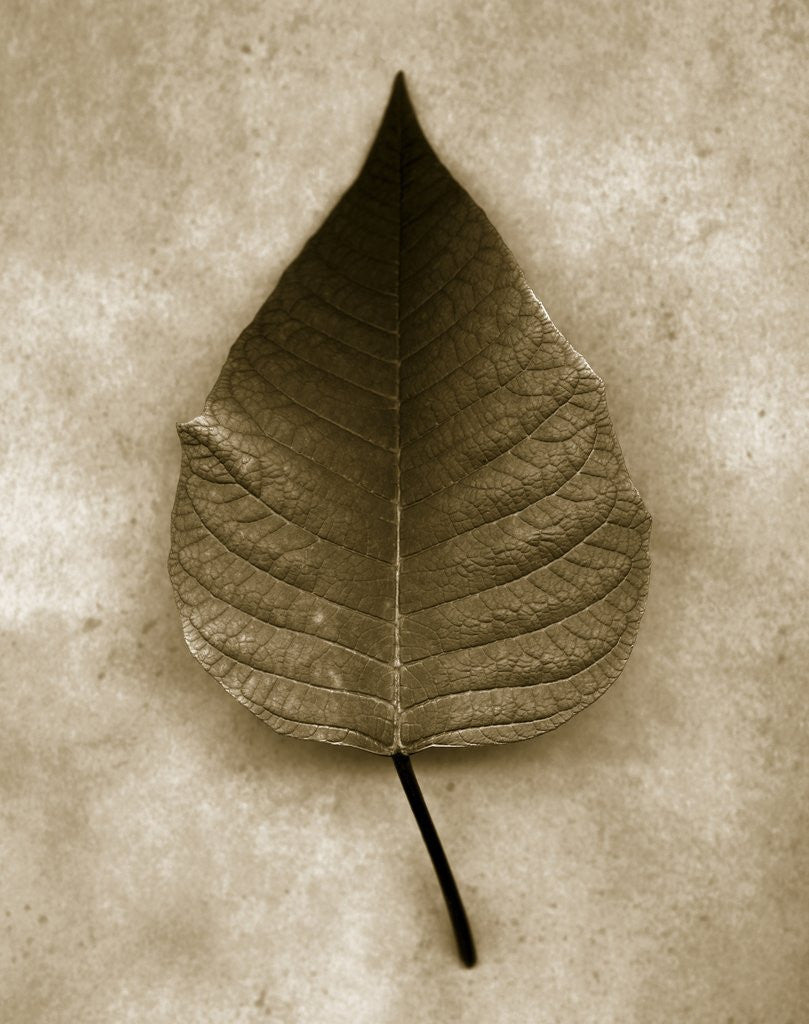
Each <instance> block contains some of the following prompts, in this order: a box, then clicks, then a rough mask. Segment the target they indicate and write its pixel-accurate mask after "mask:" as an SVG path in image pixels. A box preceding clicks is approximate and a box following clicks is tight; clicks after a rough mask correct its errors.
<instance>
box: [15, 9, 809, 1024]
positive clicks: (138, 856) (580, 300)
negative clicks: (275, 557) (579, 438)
mask: <svg viewBox="0 0 809 1024" xmlns="http://www.w3.org/2000/svg"><path fill="white" fill-rule="evenodd" d="M3 7H4V12H3V13H4V19H3V20H4V33H3V34H4V40H3V43H2V46H3V47H4V56H3V59H2V81H1V82H0V97H2V99H0V110H1V112H2V138H1V139H0V188H2V193H3V203H2V214H3V275H2V286H1V288H2V291H1V292H0V309H2V335H3V341H2V345H3V348H2V356H3V372H2V380H1V381H0V386H1V387H2V390H3V401H2V413H3V416H2V432H1V433H0V438H1V439H2V454H3V457H2V492H1V493H2V573H3V581H4V585H3V614H2V624H3V627H4V633H3V638H2V649H1V653H2V658H1V659H0V665H1V666H2V688H3V689H2V715H3V726H2V744H0V782H1V783H2V804H1V805H0V806H1V807H2V830H1V831H0V890H1V892H2V896H1V898H0V923H2V934H3V942H2V948H1V950H0V952H1V954H2V961H1V962H0V977H1V978H2V982H0V999H1V1000H2V1009H1V1010H0V1019H2V1020H3V1021H4V1022H5V1021H8V1022H9V1024H18V1022H20V1024H28V1022H40V1021H41V1022H58V1024H62V1022H65V1024H68V1022H69V1024H74V1022H78V1024H118V1022H135V1024H164V1022H165V1024H176V1022H181V1024H185V1022H190V1024H196V1022H202V1024H208V1022H211V1024H213V1022H217V1024H234V1022H244V1024H247V1022H259V1021H265V1020H272V1021H279V1022H290V1024H294V1022H305V1024H332V1022H334V1024H349V1022H350V1024H355V1022H358V1024H366V1022H367V1024H404V1022H411V1021H413V1022H417V1024H420V1022H423V1021H424V1022H426V1021H438V1022H442V1024H443V1022H456V1021H458V1022H460V1021H463V1022H464V1024H466V1022H472V1024H475V1022H485V1024H488V1022H500V1021H503V1022H520V1024H522V1022H530V1024H535V1022H536V1024H551V1022H554V1024H590V1022H592V1024H681V1022H685V1024H702V1022H705V1024H754V1022H755V1024H803V1022H805V1021H807V1019H809V1017H807V1014H809V1010H807V1005H809V982H808V980H807V979H809V893H808V892H807V876H808V874H809V871H808V869H809V860H808V857H807V840H809V822H808V821H807V816H808V815H809V799H808V798H809V785H808V784H807V770H806V760H807V747H808V746H809V744H808V734H809V727H808V726H807V713H806V686H805V681H806V680H805V676H806V665H807V640H808V639H809V636H808V635H807V614H806V612H807V598H808V597H809V593H808V592H807V590H808V588H807V568H809V551H808V550H807V528H809V521H808V520H809V517H808V516H807V511H806V501H807V493H806V491H807V488H806V472H807V453H808V452H809V429H807V406H808V405H809V388H808V387H807V380H808V379H809V345H807V313H809V309H808V308H807V307H808V306H809V301H808V300H807V290H808V289H807V276H808V275H807V222H808V221H809V214H808V211H809V172H808V171H807V167H809V161H808V160H807V155H808V154H807V145H806V136H805V132H806V128H807V114H808V113H809V110H808V109H807V108H808V107H809V45H808V43H807V34H808V33H809V8H808V7H807V5H806V3H804V2H789V0H786V2H784V0H778V2H773V3H766V2H753V0H727V2H705V0H680V2H675V3H673V4H672V3H663V2H662V0H659V2H656V3H629V2H627V3H606V2H601V0H598V2H597V0H590V2H586V3H581V2H578V3H576V2H574V3H550V2H535V3H531V2H528V0H523V2H513V3H502V2H500V3H498V2H490V3H471V2H458V0H455V2H448V3H424V2H421V0H395V2H388V3H383V2H382V0H374V2H369V0H354V2H353V3H350V4H348V5H345V4H338V3H336V2H328V3H323V2H320V3H319V2H316V0H315V2H313V0H307V2H306V3H303V2H295V3H281V2H264V3H259V2H249V0H229V2H226V3H201V2H200V3H193V2H190V0H186V2H179V3H171V4H161V3H156V2H154V3H147V2H143V3H140V2H134V0H133V2H118V3H112V2H106V3H102V2H100V0H95V2H73V3H56V2H55V0H52V2H31V3H15V2H7V3H5V4H4V5H3ZM399 68H403V69H404V70H405V71H406V73H407V75H408V81H409V83H410V89H411V93H412V96H413V99H414V102H415V104H416V107H417V109H418V111H419V114H420V116H421V119H422V122H423V124H424V126H425V129H426V130H427V132H428V134H429V136H430V138H431V139H432V141H433V143H434V145H435V148H436V150H437V151H438V153H439V154H440V155H441V156H442V157H443V158H444V160H445V162H446V163H447V165H448V166H449V167H450V169H451V170H452V171H453V172H454V173H455V174H456V175H457V177H458V178H459V179H460V180H461V182H462V183H463V184H464V185H465V186H466V187H467V188H468V189H469V190H470V191H471V192H472V194H473V195H474V196H475V198H476V199H477V200H478V201H479V202H480V203H481V204H482V205H483V207H484V208H485V209H486V210H487V212H488V213H489V215H490V217H491V219H492V220H493V221H494V223H495V225H496V226H497V227H498V228H499V229H500V231H501V233H502V234H503V236H504V237H505V239H506V241H507V242H508V243H509V244H510V245H511V246H512V248H513V250H514V252H515V253H516V255H517V258H518V259H519V261H520V262H521V263H522V265H523V267H524V268H525V271H526V274H527V277H528V280H529V282H530V283H531V284H532V285H533V287H534V288H535V290H536V291H537V293H538V294H539V295H540V297H541V298H542V299H543V301H544V303H545V305H546V307H547V309H548V311H549V312H550V314H551V316H552V317H553V318H554V320H555V322H556V323H557V325H558V326H559V327H560V329H561V330H562V331H563V332H564V333H565V334H566V335H567V337H568V338H569V339H570V341H571V342H572V343H573V344H574V346H575V347H577V348H578V349H579V350H580V351H581V352H582V353H583V354H584V355H585V357H586V358H587V359H588V360H589V362H590V363H591V364H592V366H593V367H594V368H595V370H596V371H597V372H598V373H599V374H600V375H601V376H602V377H603V378H604V379H605V381H606V384H607V396H608V400H609V404H610V409H611V411H612V415H613V419H614V421H615V425H616V430H617V432H618V436H619V438H620V439H621V442H622V445H623V449H624V453H625V456H626V460H627V463H628V465H629V468H630V471H631V473H632V475H633V478H634V480H635V482H636V484H637V486H638V487H639V489H640V491H641V492H642V494H643V495H644V497H645V499H646V501H647V504H648V506H649V508H650V509H651V512H652V515H653V516H654V529H653V540H652V544H653V547H652V555H653V571H652V587H651V593H650V599H649V604H648V608H647V611H646V616H645V619H644V622H643V624H642V627H641V631H640V638H639V641H638V645H637V648H636V650H635V653H634V654H633V656H632V658H631V660H630V663H629V666H628V668H627V670H626V671H625V673H624V675H623V676H622V678H621V680H620V681H619V682H618V683H617V684H616V685H615V686H614V687H613V689H612V690H611V691H610V692H609V694H608V695H606V696H605V697H604V698H603V699H602V700H600V701H599V702H598V703H597V704H596V705H595V706H594V707H593V708H591V709H589V710H587V711H585V712H584V713H583V714H581V715H580V716H578V718H576V719H574V720H573V721H572V722H570V723H569V724H567V725H565V726H564V727H563V728H561V729H560V730H559V731H558V732H556V733H552V734H550V735H549V736H547V737H545V738H542V739H539V740H535V741H533V742H529V743H525V744H515V745H511V746H507V747H504V748H499V749H494V748H491V749H473V750H469V751H454V750H449V751H431V752H428V753H425V754H420V755H418V757H417V759H416V767H417V769H418V770H419V772H420V775H421V780H422V785H423V788H424V790H425V793H426V795H427V797H428V799H429V802H430V804H431V807H432V810H433V814H434V817H435V819H436V821H437V823H438V825H439V827H440V830H441V832H442V835H443V837H444V840H445V844H446V847H447V849H448V851H449V853H450V856H451V859H452V862H453V864H454V867H455V869H456V873H457V875H458V877H459V879H460V880H461V882H462V887H463V891H464V893H465V895H466V899H467V904H468V908H469V912H470V915H471V917H472V920H473V923H474V927H475V931H476V934H477V938H478V944H479V951H480V964H479V966H478V967H477V968H475V969H474V970H473V971H465V970H463V969H462V968H461V967H459V966H458V964H457V962H456V959H455V955H454V952H453V945H452V939H451V935H450V932H449V928H448V924H447V920H446V915H445V912H444V908H443V906H442V904H441V900H440V896H439V893H438V890H437V887H436V883H435V880H434V878H433V875H432V872H431V869H430V867H429V863H428V861H427V858H426V854H425V851H424V849H423V848H422V846H421V840H420V838H419V835H418V832H417V831H416V828H415V825H414V823H413V821H412V820H411V818H410V813H409V811H408V809H407V806H406V804H405V802H404V799H403V797H402V796H401V794H400V792H399V790H398V784H397V782H396V778H395V774H394V772H393V769H392V767H391V766H390V764H389V763H388V762H387V761H386V760H383V759H381V758H376V757H374V756H372V755H365V754H362V753H359V752H355V751H352V750H349V749H339V748H332V747H328V746H325V745H320V744H315V743H302V742H299V741H294V740H289V739H283V738H281V737H279V736H276V735H275V734H274V733H272V732H271V731H270V730H269V729H267V728H266V727H265V726H264V725H262V724H261V723H260V722H259V721H258V720H257V719H255V718H253V717H252V716H251V715H250V714H249V712H247V711H246V710H245V709H244V708H242V707H240V706H239V705H238V704H237V703H236V702H235V701H234V700H232V699H231V698H230V697H228V696H227V694H226V693H225V692H224V691H223V690H221V689H220V688H219V687H218V686H217V685H216V684H215V683H214V682H213V681H212V680H211V679H210V678H209V677H208V676H206V675H205V673H204V672H203V671H202V669H201V668H199V666H198V665H197V664H196V663H195V662H194V660H193V659H192V658H191V657H190V655H189V654H188V653H187V652H186V650H185V647H184V644H183V641H182V638H181V634H180V629H179V624H178V618H177V615H176V613H175V610H174V604H173V600H172V594H171V590H170V587H169V582H168V578H167V575H166V571H165V560H166V554H167V549H168V525H169V513H170V508H171V503H172V499H173V491H174V486H175V482H176V477H177V471H178V466H179V444H178V440H177V438H176V436H175V433H174V423H175V421H177V420H181V419H186V418H190V417H192V416H194V415H195V414H196V413H197V412H199V411H200V409H201V406H202V402H203V399H204V397H205V395H206V393H207V391H208V389H209V387H210V386H211V384H212V383H213V381H214V379H215V377H216V374H217V372H218V370H219V367H220V366H221V364H222V362H223V359H224V356H225V354H226V351H227V349H228V347H229V345H230V343H231V342H232V341H233V340H234V338H235V336H236V334H237V333H238V332H239V330H240V329H241V328H242V327H243V326H244V325H245V324H246V323H247V322H248V321H249V319H250V318H251V317H252V315H253V313H254V311H255V310H256V308H257V307H258V305H259V304H260V302H261V301H262V299H263V297H264V296H265V294H266V293H267V292H268V291H269V290H270V288H271V287H272V285H273V284H274V282H275V281H276V280H277V278H278V276H279V274H280V272H281V271H282V269H283V267H284V266H285V265H286V264H287V262H288V261H289V260H290V259H291V258H292V256H293V255H294V254H295V253H296V252H297V251H298V249H299V248H300V246H301V244H302V242H303V241H304V239H305V238H306V237H307V236H308V235H309V234H310V233H311V232H312V231H313V230H314V229H315V228H316V227H317V225H318V224H319V222H320V221H321V220H322V218H323V217H324V215H325V213H326V212H327V211H328V210H329V208H330V207H331V205H332V204H333V203H334V201H335V200H336V199H337V197H338V196H339V195H340V193H341V192H342V190H343V189H344V188H345V187H346V186H347V184H348V183H349V182H350V181H351V179H352V177H353V176H354V174H355V173H356V171H357V170H358V167H359V165H360V162H361V160H362V158H363V156H364V153H365V151H366V148H367V146H368V144H369V141H370V139H371V136H372V134H373V132H374V130H375V127H376V124H377V121H378V119H379V117H380V115H381V112H382V108H383V106H384V104H385V101H386V98H387V95H388V90H389V88H390V84H391V80H392V77H393V75H394V73H395V71H396V70H398V69H399Z"/></svg>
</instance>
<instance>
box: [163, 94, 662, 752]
mask: <svg viewBox="0 0 809 1024" xmlns="http://www.w3.org/2000/svg"><path fill="white" fill-rule="evenodd" d="M178 430H179V434H180V438H181V440H182V449H183V461H182V473H181V477H180V482H179V487H178V490H177V499H176V504H175V507H174V513H173V520H172V525H173V529H172V550H171V556H170V562H169V565H170V572H171V578H172V582H173V584H174V589H175V592H176V597H177V602H178V605H179V608H180V613H181V617H182V621H183V628H184V632H185V637H186V641H187V643H188V646H189V648H190V650H191V652H192V653H193V654H194V656H195V657H196V658H197V659H198V660H199V661H200V663H201V664H202V665H203V667H204V668H205V669H207V671H208V672H210V673H211V675H213V676H214V677H215V678H217V679H218V680H219V681H220V682H221V683H222V685H223V686H225V687H226V688H227V690H228V691H229V692H230V693H232V694H233V696H235V697H236V698H237V699H238V700H240V701H241V702H242V703H243V704H245V705H246V706H247V707H248V708H250V710H251V711H253V712H254V713H255V714H256V715H258V716H259V717H260V718H262V719H263V720H264V721H266V722H267V723H268V724H269V725H271V726H272V727H273V728H274V729H276V730H278V731H279V732H283V733H288V734H290V735H292V736H297V737H300V738H303V739H317V740H326V741H328V742H332V743H345V744H350V745H353V746H357V747H361V748H363V749H365V750H369V751H373V752H375V753H379V754H391V753H393V752H396V751H400V752H404V753H412V752H414V751H416V750H420V749H422V748H424V747H427V746H430V745H461V744H481V743H502V742H506V741H511V740H522V739H527V738H528V737H531V736H535V735H537V734H538V733H542V732H546V731H548V730H549V729H553V728H555V727H556V726H558V725H560V724H561V723H562V722H564V721H566V720H567V719H568V718H570V717H571V716H572V715H573V714H575V713H576V712H577V711H580V710H581V709H582V708H584V707H586V706H587V705H588V704H590V703H591V702H592V701H594V700H595V699H596V698H597V697H598V696H599V695H600V694H602V693H603V692H604V691H605V690H606V689H607V687H608V686H609V685H610V684H611V683H612V682H613V680H614V679H615V678H616V677H617V676H618V674H619V673H620V671H621V669H622V668H623V666H624V663H625V662H626V659H627V657H628V656H629V652H630V649H631V647H632V644H633V642H634V639H635V634H636V631H637V628H638V621H639V619H640V615H641V612H642V607H643V604H644V600H645V595H646V589H647V584H648V572H649V562H648V551H647V549H648V534H649V516H648V514H647V512H646V510H645V508H644V506H643V504H642V502H641V500H640V497H639V496H638V493H637V491H636V490H635V489H634V487H633V486H632V483H631V481H630V480H629V477H628V475H627V472H626V468H625V466H624V462H623V459H622V457H621V452H620V449H619V447H618V443H617V441H616V439H615V436H614V434H613V431H612V426H611V424H610V420H609V416H608V413H607V408H606V405H605V401H604V388H603V385H602V382H601V381H600V380H599V378H598V377H597V376H596V375H595V374H594V373H593V371H592V370H591V369H590V367H589V366H588V365H587V363H586V362H585V361H584V359H583V358H582V357H581V356H579V355H578V354H577V353H576V352H574V351H573V349H572V348H571V347H570V346H569V345H568V343H567V342H566V341H565V339H564V338H563V337H562V335H561V334H560V333H559V332H558V331H557V330H556V328H555V327H554V325H553V324H552V323H551V321H550V319H549V318H548V316H547V314H546V312H545V310H544V309H543V307H542V305H541V304H540V303H539V302H538V301H537V299H536V297H535V296H534V294H533V292H532V291H531V289H530V288H529V287H528V286H527V284H526V283H525V280H524V277H523V274H522V272H521V270H520V268H519V267H518V266H517V264H516V262H515V260H514V257H513V256H512V254H511V253H510V252H509V250H508V249H507V247H506V246H505V244H504V243H503V241H502V240H501V238H500V236H499V235H498V234H497V232H496V231H495V230H494V228H493V227H492V225H491V224H490V223H489V221H488V219H487V218H486V216H485V214H484V213H483V212H482V211H481V209H480V208H479V207H478V206H477V205H476V204H475V203H474V202H473V201H472V199H471V198H470V197H469V196H468V195H467V193H466V192H465V191H464V190H463V189H462V188H461V187H460V186H459V185H458V183H457V182H456V181H455V180H454V179H453V178H452V177H451V175H450V174H449V172H448V171H447V170H446V168H445V167H444V166H443V165H442V164H441V163H440V161H439V160H438V158H437V157H436V156H435V154H434V153H433V151H432V149H431V148H430V145H429V143H428V142H427V140H426V139H425V137H424V135H423V133H422V131H421V129H420V127H419V125H418V123H417V121H416V117H415V114H414V112H413V109H412V106H411V104H410V101H409V99H408V96H407V93H406V90H405V87H404V83H403V79H402V78H401V76H399V77H398V78H397V81H396V83H395V85H394V90H393V94H392V96H391V100H390V103H389V105H388V108H387V111H386V113H385V115H384V119H383V121H382V125H381V127H380V129H379V133H378V135H377V137H376V140H375V141H374V144H373V147H372V149H371V152H370V154H369V156H368V158H367V161H366V163H365V165H364V167H363V169H362V171H361V173H360V175H359V177H358V178H357V180H356V181H355V182H354V184H353V185H352V186H351V187H350V188H349V190H348V191H347V192H346V194H345V195H344V196H343V198H342V199H341V200H340V202H339V203H338V204H337V206H336V207H335V208H334V210H333V211H332V212H331V214H330V215H329V216H328V218H327V219H326V221H325V223H324V224H323V226H322V227H321V228H320V230H319V231H318V232H317V234H315V235H314V237H313V238H311V239H310V240H309V242H308V243H307V244H306V246H305V247H304V249H303V251H302V252H301V254H300V255H299V256H298V258H297V259H296V260H295V261H294V262H293V263H292V264H291V266H290V267H289V268H288V269H287V270H286V272H285V273H284V275H283V276H282V278H281V280H280V282H279V284H278V286H277V288H276V289H275V291H274V292H273V294H272V295H271V296H270V298H269V299H268V300H267V302H266V303H265V304H264V306H263V307H262V308H261V310H260V311H259V313H258V315H257V316H256V318H255V319H254V320H253V322H252V323H251V324H250V326H249V327H247V329H246V330H245V331H244V332H243V333H242V335H241V337H240V338H239V339H238V341H237V342H236V344H235V345H234V346H233V348H232V349H231V351H230V354H229V356H228V358H227V361H226V363H225V365H224V368H223V370H222V373H221V375H220V377H219V379H218V381H217V382H216V385H215V387H214V389H213V391H212V392H211V394H210V396H209V398H208V400H207V402H206V405H205V411H204V412H203V413H202V415H201V416H198V417H197V418H196V419H194V420H192V421H191V422H190V423H185V424H182V425H180V426H179V428H178Z"/></svg>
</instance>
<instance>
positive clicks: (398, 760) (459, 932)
mask: <svg viewBox="0 0 809 1024" xmlns="http://www.w3.org/2000/svg"><path fill="white" fill-rule="evenodd" d="M392 756H393V763H394V764H395V765H396V771H397V772H398V773H399V781H400V782H401V784H402V789H403V790H404V791H405V796H406V797H407V800H408V803H409V804H410V809H411V811H412V812H413V815H414V816H415V819H416V821H417V822H418V826H419V828H420V829H421V837H422V839H423V840H424V845H425V846H426V847H427V852H428V853H429V854H430V859H431V860H432V862H433V867H434V868H435V873H436V875H438V881H439V883H440V885H441V892H442V893H443V894H444V902H445V903H446V905H447V910H448V911H449V916H450V920H451V921H452V927H453V930H454V931H455V941H456V942H457V943H458V952H459V954H460V956H461V960H463V962H464V963H465V964H466V966H467V967H474V966H475V961H476V959H477V956H476V954H475V943H474V941H473V940H472V932H471V931H470V930H469V921H468V920H467V917H466V911H465V910H464V908H463V903H462V902H461V896H460V893H459V892H458V886H457V885H456V884H455V879H454V878H453V877H452V871H451V870H450V866H449V862H448V861H447V857H446V854H445V853H444V849H443V847H442V846H441V840H440V839H439V838H438V833H437V832H436V830H435V825H433V819H432V818H431V817H430V812H429V811H428V810H427V804H425V802H424V797H423V796H422V793H421V789H420V788H419V784H418V780H417V779H416V776H415V773H414V771H413V765H412V764H411V763H410V758H409V756H408V755H407V754H393V755H392Z"/></svg>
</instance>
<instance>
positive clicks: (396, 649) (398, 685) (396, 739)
mask: <svg viewBox="0 0 809 1024" xmlns="http://www.w3.org/2000/svg"><path fill="white" fill-rule="evenodd" d="M396 154H397V157H398V160H399V203H398V214H399V216H398V218H397V221H396V229H397V243H396V405H395V415H396V433H395V439H396V447H395V452H396V487H395V492H394V501H395V502H396V510H395V518H394V522H395V524H396V561H395V562H394V567H393V573H394V598H393V747H394V750H401V746H402V742H401V740H402V736H401V733H402V692H401V691H402V662H401V658H400V630H399V578H400V576H401V564H402V556H401V520H402V470H401V454H402V448H401V424H400V418H401V408H402V395H401V388H402V381H401V372H402V356H401V344H402V341H401V311H402V199H403V195H404V185H403V182H402V163H403V161H402V97H401V91H400V92H399V95H398V96H397V102H396Z"/></svg>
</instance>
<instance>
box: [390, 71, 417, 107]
mask: <svg viewBox="0 0 809 1024" xmlns="http://www.w3.org/2000/svg"><path fill="white" fill-rule="evenodd" d="M408 109H410V110H412V109H413V104H412V102H411V100H410V93H409V92H408V91H407V82H406V81H405V73H404V71H397V72H396V77H395V78H394V79H393V86H392V87H391V91H390V99H389V100H388V111H389V112H393V111H397V112H399V113H402V112H403V111H405V110H408Z"/></svg>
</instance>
